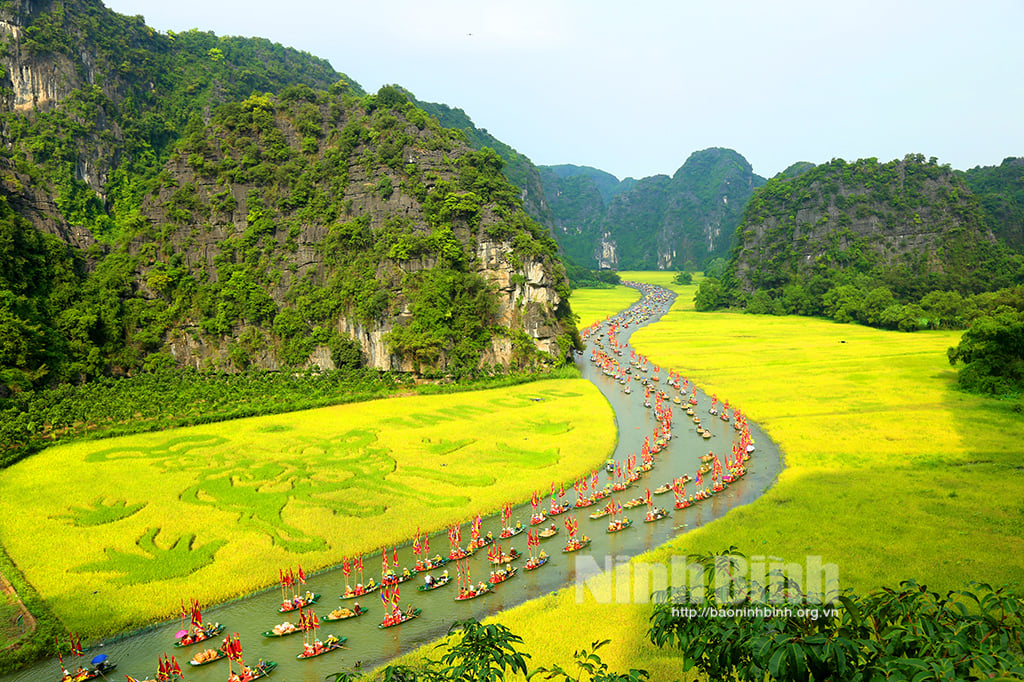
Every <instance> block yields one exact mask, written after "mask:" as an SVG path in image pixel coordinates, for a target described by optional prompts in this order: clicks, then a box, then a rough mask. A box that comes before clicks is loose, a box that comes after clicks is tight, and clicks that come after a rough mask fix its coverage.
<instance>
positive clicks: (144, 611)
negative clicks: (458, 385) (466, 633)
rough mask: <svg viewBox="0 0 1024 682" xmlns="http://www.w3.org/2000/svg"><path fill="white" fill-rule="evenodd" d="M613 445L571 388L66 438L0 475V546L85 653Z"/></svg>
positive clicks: (583, 467) (496, 498) (434, 525)
mask: <svg viewBox="0 0 1024 682" xmlns="http://www.w3.org/2000/svg"><path fill="white" fill-rule="evenodd" d="M581 405H582V406H583V407H582V408H581ZM595 417H596V418H595ZM614 440H615V425H614V418H613V415H612V413H611V410H610V408H609V406H608V405H607V403H606V401H605V400H604V399H603V397H602V396H601V394H600V393H599V392H598V391H597V390H596V389H595V388H594V387H593V385H592V384H590V382H587V381H584V380H582V379H571V380H556V381H540V382H535V383H531V384H525V385H520V386H514V387H509V388H504V389H495V390H491V391H481V392H475V393H458V394H451V395H443V396H439V395H432V396H414V397H407V398H396V399H390V400H379V401H371V402H368V403H358V404H349V405H340V406H336V407H329V408H320V409H317V410H308V411H303V412H296V413H289V414H282V415H272V416H267V417H256V418H250V419H241V420H235V421H232V422H226V423H220V424H209V425H203V426H196V427H189V428H185V429H174V430H169V431H163V432H159V433H153V434H139V435H134V436H127V437H122V438H114V439H107V440H103V441H82V442H77V443H69V444H66V445H62V446H59V447H56V448H52V449H50V450H47V451H45V452H42V453H39V454H37V455H34V456H33V457H31V458H29V459H27V460H24V461H22V462H20V463H18V464H17V465H14V466H12V467H10V468H8V469H6V470H4V471H3V472H2V473H0V542H2V544H3V547H4V548H5V549H6V551H7V552H8V554H9V555H10V556H11V558H12V559H13V560H14V561H15V563H16V564H17V566H18V568H19V569H20V570H21V572H22V573H23V574H24V575H25V576H26V578H27V579H28V580H29V581H30V582H31V584H32V585H33V586H34V587H35V588H36V590H37V591H38V593H39V595H40V596H41V597H42V598H43V599H45V600H46V603H47V604H48V605H49V606H50V608H51V609H52V610H53V612H54V613H55V614H56V615H57V616H58V617H59V618H60V619H61V621H62V622H63V623H64V624H65V625H66V626H67V627H68V628H69V629H70V630H72V631H77V632H79V633H81V635H82V639H83V641H86V642H88V641H89V640H94V639H96V638H100V637H106V636H110V635H112V634H115V633H118V632H121V631H123V630H125V629H130V628H133V627H138V626H141V625H144V624H146V623H150V622H153V621H159V620H162V619H165V618H169V617H173V615H174V614H175V613H176V612H177V610H178V606H179V603H180V601H181V600H182V599H183V598H188V599H193V598H194V599H197V600H199V601H200V603H202V604H204V605H206V606H209V605H212V604H217V603H220V602H223V601H225V600H228V599H231V598H233V597H235V596H238V595H242V594H246V593H250V592H253V591H257V590H260V589H263V588H266V587H268V586H270V585H273V584H274V583H275V581H276V580H277V578H278V577H279V571H280V569H282V568H285V567H289V566H291V567H294V566H295V565H296V564H300V565H302V566H304V568H305V569H306V571H307V572H313V571H315V570H317V569H319V568H321V567H325V566H331V565H336V564H338V563H340V562H341V560H342V558H343V557H346V556H355V555H359V554H369V553H370V552H372V551H373V550H374V549H379V547H380V546H382V545H385V544H386V545H394V544H401V543H404V542H406V541H407V540H408V538H411V537H412V536H413V535H414V534H415V533H416V531H417V529H420V530H421V531H431V532H436V531H439V530H441V529H442V528H444V527H445V526H446V525H448V524H450V523H453V522H462V521H465V520H466V519H468V518H470V517H471V515H473V514H475V513H476V512H477V511H485V510H488V509H497V508H500V507H501V505H502V504H503V503H504V502H506V501H517V500H522V499H529V497H530V495H531V493H532V492H533V490H534V487H535V486H536V484H537V481H538V479H541V480H545V481H547V480H552V481H571V480H572V479H573V478H575V477H577V476H579V475H582V474H583V473H586V472H589V471H591V470H592V469H593V468H594V466H595V465H596V463H597V462H600V461H603V459H604V458H605V457H606V456H607V455H608V454H609V453H610V448H611V445H610V444H611V443H614ZM385 515H386V519H387V523H386V525H382V523H381V522H380V519H383V518H385ZM55 547H60V548H61V549H60V551H54V548H55Z"/></svg>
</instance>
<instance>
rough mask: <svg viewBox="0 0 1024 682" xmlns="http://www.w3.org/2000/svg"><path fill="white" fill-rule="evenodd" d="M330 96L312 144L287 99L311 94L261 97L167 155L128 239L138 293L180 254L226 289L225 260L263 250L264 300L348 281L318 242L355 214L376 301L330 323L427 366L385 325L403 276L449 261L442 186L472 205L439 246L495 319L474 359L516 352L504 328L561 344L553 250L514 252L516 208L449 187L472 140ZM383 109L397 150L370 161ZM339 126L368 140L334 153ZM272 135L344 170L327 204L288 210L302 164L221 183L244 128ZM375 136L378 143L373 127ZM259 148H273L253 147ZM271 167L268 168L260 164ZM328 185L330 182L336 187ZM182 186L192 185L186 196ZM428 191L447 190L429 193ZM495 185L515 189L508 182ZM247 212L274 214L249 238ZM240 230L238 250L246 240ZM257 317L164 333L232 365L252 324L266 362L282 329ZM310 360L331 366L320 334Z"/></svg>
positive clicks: (178, 351)
mask: <svg viewBox="0 0 1024 682" xmlns="http://www.w3.org/2000/svg"><path fill="white" fill-rule="evenodd" d="M338 104H339V102H334V103H333V105H332V104H330V103H328V102H327V101H320V102H319V103H318V104H317V107H318V110H317V111H318V114H319V115H321V116H322V117H323V119H322V120H321V121H320V124H319V128H320V130H321V131H322V137H323V139H322V141H321V142H320V143H319V149H318V150H317V151H316V152H313V151H312V148H311V147H310V146H309V145H310V144H311V143H310V142H309V139H310V136H308V135H307V136H305V137H304V136H303V135H302V134H300V133H299V132H298V131H297V129H296V123H295V121H294V120H292V119H291V118H290V117H291V116H292V112H293V111H295V110H298V109H301V110H303V111H305V112H309V111H311V109H310V104H309V103H303V104H301V105H295V106H292V108H291V109H289V105H287V104H286V103H281V102H273V103H269V102H268V105H267V106H268V107H269V108H273V109H274V113H273V114H271V113H270V111H269V108H268V110H267V111H266V112H264V113H265V114H266V116H265V120H264V123H263V124H262V125H263V127H262V128H261V129H260V130H259V132H258V134H257V135H255V136H253V135H248V136H239V137H238V139H237V140H236V141H233V142H231V143H226V142H224V136H225V133H224V127H223V124H222V127H218V124H213V125H212V126H211V127H210V128H209V129H208V130H207V131H206V133H205V135H206V140H205V141H203V142H200V143H197V148H196V149H187V150H182V151H181V152H180V153H178V154H176V155H175V158H174V159H173V160H172V162H171V163H169V164H168V166H167V168H166V174H167V179H166V180H165V181H164V183H163V187H162V188H161V189H160V190H159V192H158V193H156V194H155V195H154V196H153V197H151V198H150V199H148V200H147V201H146V203H145V204H144V207H143V208H144V212H145V214H146V215H147V216H148V218H149V221H150V223H151V225H152V228H151V229H149V230H147V231H145V232H144V233H142V234H140V235H139V236H138V237H136V238H135V239H134V240H133V241H132V243H131V245H130V248H129V252H130V253H131V255H132V256H134V257H135V258H136V259H137V262H138V263H139V265H138V269H137V270H136V272H135V278H136V280H137V281H138V282H139V283H140V285H139V291H140V294H141V295H143V296H146V297H148V298H150V299H154V300H155V299H157V298H159V297H160V296H161V295H162V294H161V291H160V289H159V287H158V286H153V285H151V284H150V283H151V282H153V281H157V282H163V280H162V279H161V278H159V277H157V278H155V279H154V277H153V273H154V272H155V273H161V272H164V271H165V270H166V269H167V263H168V262H171V261H174V262H177V263H179V264H180V266H181V267H182V268H183V269H184V270H186V271H187V272H188V273H189V277H190V278H191V279H192V280H195V281H199V282H208V283H210V285H211V286H214V287H221V288H222V289H224V288H227V286H228V285H229V284H230V283H229V282H227V281H226V279H227V278H228V277H239V276H240V275H238V272H239V269H238V267H235V266H238V265H239V264H241V263H244V262H246V261H247V259H252V258H257V257H258V255H257V253H261V254H263V256H262V257H263V258H264V259H266V260H268V263H272V265H267V266H266V267H263V268H256V269H250V270H251V271H252V273H253V274H252V277H253V278H254V279H255V280H256V282H257V283H258V284H259V286H261V287H262V288H263V290H264V291H266V293H267V295H268V296H269V299H270V300H271V301H272V305H273V306H274V307H275V308H277V309H282V310H283V309H285V308H289V307H290V306H292V305H294V303H295V300H296V297H297V296H298V294H297V292H298V291H300V290H303V289H308V288H310V287H313V288H317V287H320V288H323V287H331V286H335V287H352V286H355V284H354V283H352V282H347V283H346V282H340V281H339V280H340V279H343V278H345V277H351V276H354V275H353V274H352V271H346V270H345V269H344V268H345V267H348V265H346V262H347V261H346V259H348V258H349V255H347V254H344V253H342V254H340V255H339V254H335V255H332V256H328V255H327V254H326V253H325V252H326V251H327V250H328V249H329V248H330V247H329V246H327V244H328V243H329V242H330V241H331V238H332V237H331V235H332V234H333V233H335V232H337V231H338V230H339V227H338V226H339V224H343V225H345V226H351V225H353V224H358V225H359V230H361V231H362V234H364V235H365V240H362V241H364V242H365V243H362V245H361V247H360V248H362V249H363V250H364V251H367V253H361V255H359V258H361V259H362V260H361V261H360V263H361V266H364V267H365V269H364V270H363V271H362V272H363V275H362V277H363V278H364V280H365V282H368V283H370V284H371V288H372V291H366V292H364V294H363V296H364V297H367V296H369V297H372V296H378V297H379V299H380V300H381V301H387V303H386V305H383V306H382V307H380V308H379V309H377V310H376V311H375V312H374V313H373V314H370V315H367V314H365V313H364V312H360V309H359V305H357V303H356V302H355V301H354V300H349V301H347V304H346V305H342V306H340V308H339V309H338V312H337V314H336V315H332V316H331V319H330V322H329V323H330V325H331V326H332V328H333V330H334V331H336V332H337V333H339V334H342V335H345V336H348V337H352V338H354V339H356V340H357V341H358V343H359V345H360V347H361V350H362V353H363V357H364V358H365V361H366V363H367V364H368V365H370V366H373V367H377V368H380V369H387V370H400V371H414V370H420V369H423V368H424V362H423V359H422V358H421V357H417V356H416V355H415V354H409V353H404V354H403V353H402V352H396V350H395V347H394V345H393V344H390V343H389V336H390V335H391V334H392V333H393V332H395V330H396V329H399V328H403V327H407V326H409V325H414V324H415V318H416V314H417V310H416V304H415V303H414V302H413V301H412V300H411V298H410V296H408V295H407V294H406V292H405V290H404V287H405V286H406V285H407V283H408V282H409V281H410V280H414V279H415V278H416V277H417V275H422V274H424V273H429V272H433V271H434V270H436V269H439V268H444V267H449V266H450V263H448V262H447V261H446V257H445V256H444V255H442V254H441V253H439V252H438V251H437V250H436V246H435V243H434V240H436V239H437V236H438V235H439V234H444V233H445V230H446V226H445V225H444V224H442V223H439V221H438V215H437V212H436V204H437V203H438V202H439V201H442V199H438V198H435V197H437V196H443V197H444V196H446V197H447V198H446V199H444V200H446V201H448V202H451V201H453V200H454V199H455V198H458V199H463V198H466V199H468V200H469V201H470V202H471V203H473V206H474V207H475V208H476V209H478V210H475V211H474V210H468V211H467V212H466V213H465V214H460V215H458V216H455V217H454V220H453V221H452V222H451V226H450V229H451V235H452V236H453V237H454V238H455V239H457V244H456V243H455V242H451V243H450V244H449V246H448V247H446V248H451V247H452V246H453V245H454V247H455V248H456V250H457V251H459V254H458V255H457V256H456V258H463V257H464V258H465V263H464V265H463V266H460V269H461V271H462V272H463V274H464V275H467V276H468V275H477V276H479V277H481V278H482V279H483V280H484V281H486V282H487V283H489V286H490V289H491V291H492V295H493V301H494V305H493V310H492V312H491V315H492V317H491V319H489V320H479V323H480V324H483V325H491V326H494V327H495V328H499V329H504V330H506V333H501V334H494V335H492V336H491V337H490V338H489V339H488V341H487V343H486V347H485V348H483V349H482V350H481V356H480V360H479V361H480V363H485V364H498V365H503V366H509V364H510V363H512V362H513V355H514V354H515V348H514V343H513V342H512V341H511V340H510V339H511V338H512V337H513V336H514V332H515V331H516V330H520V331H522V332H523V333H525V334H526V336H527V337H528V338H529V339H530V342H531V344H532V349H530V353H531V354H532V353H539V354H541V355H542V356H548V357H552V356H556V355H557V354H558V353H559V352H560V351H559V337H562V336H565V335H566V334H567V333H569V331H570V327H568V326H567V325H566V323H565V321H564V319H562V318H560V317H559V315H564V314H565V311H566V310H567V308H566V307H565V306H564V301H563V297H564V294H565V292H566V289H565V279H564V274H563V271H562V270H561V267H560V265H559V264H557V262H556V261H555V260H553V259H552V257H551V255H550V254H548V255H545V254H542V253H537V252H535V251H533V250H531V248H525V250H524V248H523V244H524V241H523V240H529V241H532V240H533V239H534V238H535V237H537V236H539V235H531V236H529V237H528V236H527V235H526V234H524V233H523V232H522V231H518V230H517V231H510V230H509V229H508V225H509V220H510V219H512V221H513V222H516V221H519V222H522V221H523V220H525V216H524V215H523V216H520V217H516V215H515V211H518V212H519V213H520V214H521V213H522V209H521V208H519V209H512V210H513V212H512V213H509V208H508V207H505V206H501V205H499V204H495V203H493V202H490V201H487V200H486V197H485V196H483V195H482V192H481V193H478V192H473V191H472V190H471V188H470V191H468V192H462V193H458V192H456V193H453V192H452V189H453V186H454V185H456V184H458V183H459V182H460V177H461V176H460V172H461V171H460V169H459V164H460V158H461V157H463V156H464V155H466V154H469V153H470V150H469V149H468V148H466V147H464V146H460V144H458V143H455V142H451V143H449V144H447V146H443V145H442V144H441V143H440V142H439V140H438V136H439V135H443V134H442V133H439V132H438V130H437V129H435V128H431V127H430V126H424V127H418V126H417V125H416V124H414V123H411V122H410V121H409V120H408V119H407V118H406V117H405V115H403V114H401V113H399V111H398V110H394V111H391V112H381V111H376V112H374V113H372V114H371V113H369V112H367V111H365V110H363V109H361V108H360V107H359V106H358V105H353V104H351V103H350V104H349V105H347V106H348V108H347V109H345V110H344V113H341V112H342V109H341V108H340V107H338ZM375 117H376V118H375ZM328 119H330V120H328ZM380 120H384V121H387V123H385V124H384V125H385V126H386V127H387V129H388V130H389V131H391V132H390V133H384V135H385V136H386V135H388V134H391V135H392V136H393V137H394V139H396V140H397V139H400V140H402V141H403V144H402V148H401V149H400V150H394V151H393V152H392V153H393V154H395V156H396V158H400V159H401V163H396V164H392V165H388V164H381V163H379V162H378V161H371V160H370V159H373V158H375V155H376V154H377V153H378V149H377V148H376V146H375V145H374V143H373V142H372V141H371V138H372V137H375V135H373V134H370V133H369V132H368V131H369V130H371V129H374V126H375V125H377V123H375V121H376V122H379V121H380ZM234 125H239V126H240V125H242V124H234V123H232V124H230V125H228V126H227V127H231V126H234ZM307 125H308V122H307ZM342 129H345V130H348V131H354V130H357V129H358V130H361V131H363V132H362V133H360V135H362V137H363V139H364V140H365V141H364V142H362V143H360V144H356V145H351V146H350V147H349V148H347V149H346V154H347V156H344V157H342V156H341V154H340V152H339V149H338V147H336V146H334V143H333V142H332V140H336V139H337V132H338V131H340V130H342ZM332 131H334V132H333V133H332ZM395 131H397V132H395ZM378 133H380V131H379V130H378ZM270 138H277V139H279V140H281V141H283V142H284V143H285V144H287V145H288V149H287V150H279V151H277V152H274V153H275V154H278V155H281V156H282V157H285V156H294V157H299V155H300V152H299V148H300V147H302V145H303V144H305V145H306V147H305V153H306V155H307V156H306V157H305V158H301V159H300V158H293V160H292V161H290V162H288V163H291V164H294V165H295V166H296V167H298V166H299V165H300V162H301V165H304V166H308V165H310V164H314V163H316V159H317V158H320V159H321V160H322V159H325V158H331V159H332V163H334V164H337V163H341V164H343V165H344V167H345V168H344V171H343V172H342V173H341V174H342V175H344V176H346V177H347V182H346V183H345V184H344V188H343V190H341V191H340V192H338V193H337V194H333V195H332V196H330V197H329V198H327V197H326V196H325V200H327V201H329V202H330V206H331V207H332V208H331V212H330V214H329V215H326V216H320V215H317V214H315V213H312V212H309V211H305V210H295V208H294V207H295V206H296V205H298V204H300V203H301V202H300V201H299V200H298V199H297V198H296V197H295V195H294V190H295V187H296V186H297V185H303V184H304V183H305V182H306V181H305V180H304V178H305V177H306V176H301V177H293V178H289V179H288V180H287V181H285V182H282V181H280V180H277V179H274V180H271V179H268V178H266V177H265V176H264V175H263V170H262V169H261V170H259V172H256V173H251V174H249V175H248V176H247V177H246V181H244V182H240V181H237V179H238V178H239V177H242V176H243V174H234V175H233V176H232V177H234V178H236V180H235V181H233V182H232V181H231V180H230V179H227V178H225V177H224V176H222V175H218V174H217V172H216V171H215V170H214V169H218V168H222V167H225V166H232V167H233V166H234V165H235V164H237V163H239V161H240V160H241V157H242V156H244V154H245V151H244V150H245V149H251V148H250V147H249V145H250V144H251V142H252V141H253V140H254V139H255V140H258V141H259V143H260V144H265V140H267V139H270ZM378 142H379V143H380V144H385V142H381V141H380V139H378ZM261 154H262V155H269V154H270V152H268V151H266V150H263V151H262V152H261ZM310 155H312V156H310ZM199 156H201V157H202V158H199ZM396 167H397V168H396ZM272 168H273V166H271V167H268V168H267V169H266V170H267V172H271V170H272ZM296 172H298V171H296ZM255 177H263V178H264V180H262V181H260V180H256V179H255ZM339 187H340V185H338V184H337V183H335V184H334V188H335V189H338V188H339ZM385 188H386V189H385ZM307 189H308V188H307ZM320 189H323V188H315V187H314V188H312V189H308V191H310V192H311V193H313V194H315V193H316V192H318V191H320ZM183 190H187V192H188V194H189V196H188V197H187V198H185V199H183V198H182V192H183ZM439 192H446V193H447V194H446V195H443V194H441V195H439V194H438V193H439ZM506 192H515V190H514V188H511V187H508V188H507V190H506ZM271 197H272V198H276V206H272V205H271V204H270V202H268V198H271ZM304 200H308V199H304ZM183 206H187V207H188V208H187V210H183V208H182V207H183ZM432 206H433V207H434V208H431V207H432ZM471 214H472V215H471ZM254 216H269V217H270V218H271V220H270V221H269V222H268V223H267V226H266V228H265V232H264V233H263V234H262V235H260V236H258V237H257V236H255V232H254V224H255V223H256V222H257V221H258V220H259V219H258V218H254ZM332 216H334V217H335V219H334V220H331V217H332ZM345 229H349V228H348V227H345ZM156 233H160V234H162V235H163V236H162V237H158V238H157V241H158V244H159V250H160V252H161V255H160V256H157V257H151V256H150V257H147V255H146V254H147V253H151V252H152V245H153V239H154V236H155V235H156ZM246 242H248V243H249V247H248V250H246V247H245V246H243V245H244V244H245V243H246ZM517 244H518V246H517ZM226 246H227V247H228V248H225V247H226ZM552 246H553V245H552ZM369 252H372V253H375V254H377V255H375V256H373V255H370V253H369ZM225 264H229V265H230V267H226V266H225ZM339 268H340V269H339ZM229 273H231V274H229ZM560 292H561V293H560ZM559 311H561V312H559ZM267 327H268V325H266V324H254V323H253V321H252V320H246V319H242V320H240V321H239V322H238V323H236V324H233V325H232V326H231V328H230V329H229V330H224V329H222V330H220V333H216V334H211V333H208V331H207V332H204V331H203V325H202V324H195V323H194V321H190V320H188V319H186V320H183V321H182V324H181V326H180V328H179V329H178V330H177V331H172V332H171V334H170V337H171V341H170V345H169V350H170V352H171V354H172V355H173V356H174V358H175V360H176V361H177V362H178V363H180V364H186V365H190V366H195V367H205V366H210V365H221V366H230V364H231V361H230V360H231V352H232V351H231V349H232V345H233V344H235V343H236V340H237V339H238V338H240V337H244V336H245V335H246V334H247V333H248V334H254V333H257V332H256V331H252V330H258V333H259V335H260V336H261V338H263V340H264V343H262V344H261V348H260V349H259V350H258V351H257V350H254V352H251V353H250V354H249V357H248V362H249V363H250V364H252V365H255V366H260V367H266V368H271V369H273V368H276V367H277V366H279V365H280V364H281V362H282V360H281V358H280V357H279V356H277V355H275V354H274V353H273V352H266V348H267V347H273V346H274V344H275V343H276V342H278V341H279V339H277V338H276V332H275V330H274V329H273V328H269V329H268V328H267ZM208 328H209V325H207V329H208ZM520 352H521V349H520ZM308 361H309V362H310V363H313V364H318V365H320V366H323V367H327V368H330V367H333V361H332V359H331V357H330V353H329V351H327V350H326V349H325V347H324V346H323V345H317V346H316V347H314V348H312V349H311V350H310V354H309V357H308ZM453 361H454V358H453V356H452V355H451V353H450V352H449V349H447V348H440V349H438V352H437V354H436V357H435V358H434V360H433V362H432V363H428V365H429V366H434V367H436V368H444V367H447V366H448V365H449V364H450V363H452V362H453Z"/></svg>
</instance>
